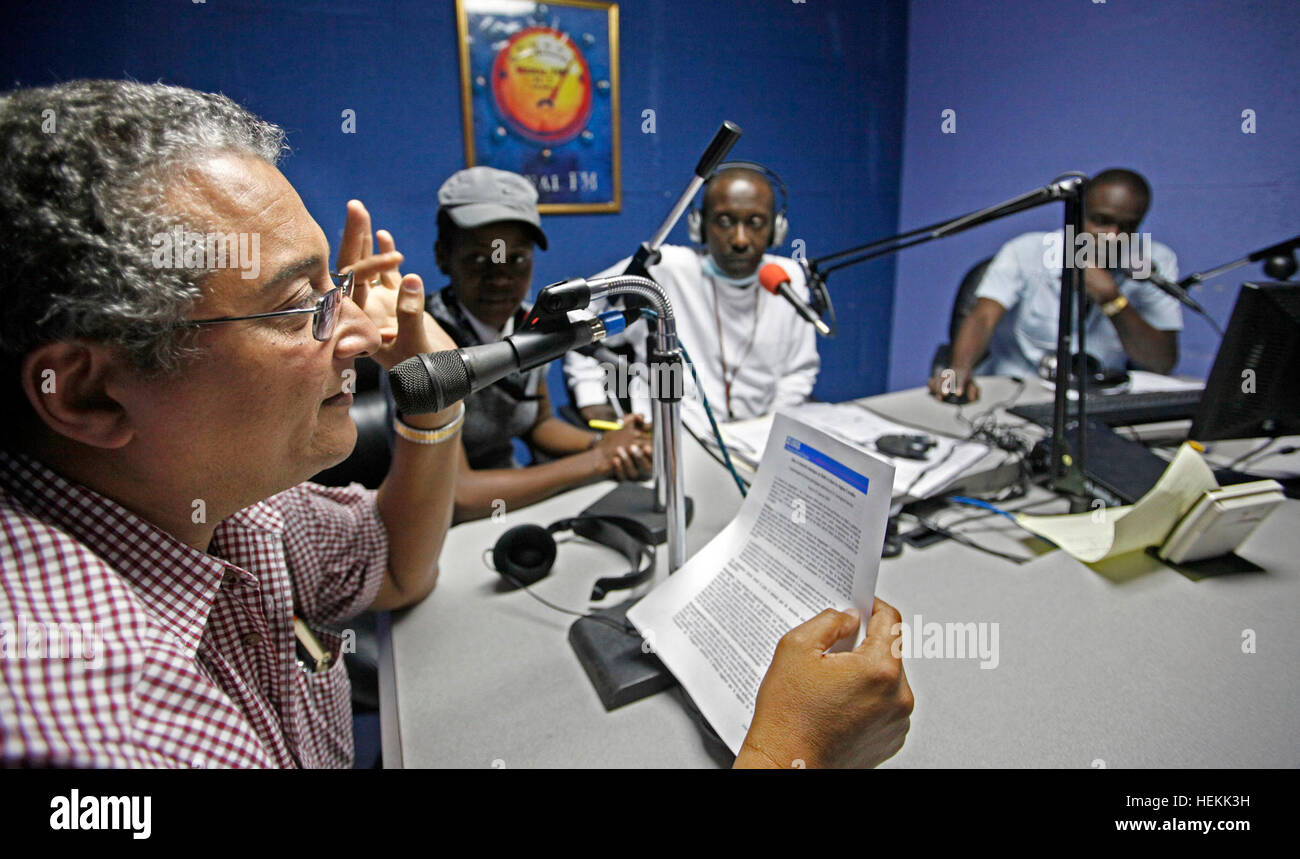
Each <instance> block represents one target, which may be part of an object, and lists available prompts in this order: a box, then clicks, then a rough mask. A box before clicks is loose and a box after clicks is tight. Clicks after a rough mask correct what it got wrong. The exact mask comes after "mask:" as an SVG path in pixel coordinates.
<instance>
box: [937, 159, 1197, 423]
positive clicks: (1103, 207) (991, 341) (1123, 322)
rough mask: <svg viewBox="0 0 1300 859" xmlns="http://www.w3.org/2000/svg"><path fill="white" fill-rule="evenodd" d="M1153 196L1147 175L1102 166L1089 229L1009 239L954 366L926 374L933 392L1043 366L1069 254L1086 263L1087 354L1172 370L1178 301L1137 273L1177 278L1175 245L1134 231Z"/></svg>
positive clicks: (961, 338)
mask: <svg viewBox="0 0 1300 859" xmlns="http://www.w3.org/2000/svg"><path fill="white" fill-rule="evenodd" d="M1150 203H1151V189H1150V186H1149V185H1148V184H1147V182H1146V180H1145V179H1143V178H1142V176H1140V175H1139V174H1137V173H1134V172H1133V171H1131V170H1122V169H1111V170H1105V171H1103V172H1101V173H1099V174H1097V176H1096V177H1094V178H1093V179H1092V181H1091V182H1089V184H1088V188H1087V191H1086V192H1085V197H1084V217H1085V220H1084V230H1085V232H1084V233H1083V234H1080V235H1079V236H1073V235H1070V234H1068V233H1065V232H1063V231H1060V230H1058V231H1056V232H1051V233H1026V234H1025V235H1022V236H1017V237H1016V238H1014V239H1012V240H1011V241H1009V242H1007V243H1006V244H1005V245H1003V246H1002V249H1001V250H1000V251H998V254H997V256H995V257H994V258H993V260H992V262H991V263H989V267H988V269H987V271H986V272H985V273H984V278H983V280H981V281H980V285H979V288H978V289H976V291H975V295H976V299H977V300H976V304H975V307H974V308H973V309H972V310H971V312H970V314H969V315H968V316H967V317H966V320H965V321H964V322H963V323H962V327H961V330H960V331H959V332H958V334H957V338H956V340H955V341H954V343H953V350H952V366H951V370H952V373H949V374H946V377H947V378H946V379H945V378H944V377H945V374H943V373H941V374H939V375H937V376H935V377H934V378H932V379H931V380H930V390H931V391H932V392H933V393H934V394H935V396H937V397H942V396H943V395H944V394H945V393H958V394H960V393H961V392H962V391H963V390H964V391H965V393H966V396H967V398H968V399H970V400H975V399H978V398H979V387H978V386H977V385H976V384H975V382H974V381H973V380H972V376H973V375H975V374H976V373H980V374H985V375H1005V376H1021V377H1026V376H1033V375H1035V374H1036V373H1037V371H1038V362H1039V360H1040V359H1041V358H1042V357H1043V355H1045V354H1048V353H1052V352H1055V350H1056V330H1057V321H1058V318H1059V312H1060V296H1061V263H1062V259H1063V258H1064V259H1065V260H1066V262H1067V263H1068V264H1071V265H1078V266H1081V267H1083V268H1084V288H1085V289H1086V290H1087V292H1088V298H1089V309H1088V317H1087V328H1086V337H1087V342H1086V346H1087V350H1088V352H1089V354H1091V355H1093V356H1094V357H1096V358H1097V359H1099V360H1100V361H1101V364H1102V366H1103V367H1105V368H1107V369H1123V368H1124V367H1125V366H1126V365H1127V364H1128V363H1129V362H1132V363H1133V364H1134V365H1136V366H1137V367H1139V368H1141V369H1144V370H1151V371H1154V372H1157V373H1168V372H1169V371H1171V370H1172V369H1173V368H1174V365H1175V364H1177V363H1178V332H1179V331H1180V330H1181V329H1182V327H1183V317H1182V309H1181V308H1180V307H1179V305H1178V302H1177V301H1176V300H1174V299H1173V298H1171V297H1170V296H1168V295H1166V294H1165V293H1163V292H1161V291H1160V290H1159V289H1158V288H1157V287H1156V286H1154V285H1153V284H1151V283H1150V282H1149V281H1145V280H1140V279H1134V275H1137V276H1138V277H1141V276H1144V275H1145V274H1147V273H1148V272H1154V273H1157V274H1159V275H1161V276H1162V277H1164V278H1166V279H1168V280H1177V279H1178V260H1177V258H1176V257H1175V256H1174V252H1173V251H1172V250H1170V249H1169V248H1168V247H1166V246H1165V245H1162V244H1159V243H1157V242H1153V241H1151V239H1150V236H1149V235H1147V234H1138V232H1137V229H1138V226H1139V225H1140V224H1141V222H1142V218H1143V217H1144V216H1145V215H1146V212H1147V209H1148V208H1149V207H1150ZM986 349H987V350H988V354H987V357H985V358H983V360H981V356H982V355H984V353H985V350H986ZM977 364H978V366H976V365H977Z"/></svg>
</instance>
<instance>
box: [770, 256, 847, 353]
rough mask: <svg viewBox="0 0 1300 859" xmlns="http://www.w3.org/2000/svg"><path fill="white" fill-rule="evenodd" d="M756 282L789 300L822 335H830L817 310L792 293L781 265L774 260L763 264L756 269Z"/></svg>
mask: <svg viewBox="0 0 1300 859" xmlns="http://www.w3.org/2000/svg"><path fill="white" fill-rule="evenodd" d="M758 282H759V283H761V284H763V288H764V289H766V290H767V291H768V292H770V293H772V294H773V295H779V296H781V297H782V298H784V299H785V300H786V301H788V302H790V306H791V307H793V308H794V309H795V312H797V313H798V314H799V315H800V316H802V317H803V318H804V321H806V322H808V323H809V324H810V325H812V326H813V327H814V328H816V329H817V331H818V333H819V334H821V335H822V336H823V337H827V336H829V335H830V333H831V329H830V327H829V326H827V324H826V323H825V322H822V320H821V317H820V316H818V315H817V312H816V311H814V310H813V309H812V308H811V307H809V306H808V305H807V304H805V303H804V302H803V301H802V300H800V298H799V296H797V295H795V294H794V290H793V289H791V288H790V275H789V273H788V272H786V270H785V269H783V268H782V267H781V266H779V265H777V264H776V263H774V262H770V263H768V264H767V265H765V266H763V267H762V268H761V269H759V270H758Z"/></svg>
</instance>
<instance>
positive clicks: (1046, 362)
mask: <svg viewBox="0 0 1300 859" xmlns="http://www.w3.org/2000/svg"><path fill="white" fill-rule="evenodd" d="M1072 363H1073V365H1074V366H1073V367H1072V368H1071V370H1070V378H1069V380H1067V382H1066V384H1067V385H1069V384H1073V383H1074V379H1075V377H1076V376H1078V375H1079V372H1080V371H1082V372H1083V375H1084V376H1086V377H1087V378H1088V384H1089V385H1090V386H1091V387H1094V388H1113V387H1115V386H1116V385H1122V384H1124V383H1125V382H1127V381H1128V380H1129V374H1128V371H1127V370H1123V369H1120V370H1116V369H1111V368H1109V367H1104V366H1102V363H1101V359H1099V358H1098V357H1097V356H1096V355H1093V354H1092V353H1091V352H1085V353H1083V354H1076V355H1074V356H1073V362H1072ZM1056 371H1057V367H1056V353H1055V352H1045V353H1044V354H1043V357H1042V358H1041V359H1039V361H1038V375H1039V376H1040V377H1042V378H1044V379H1046V380H1047V381H1049V382H1052V383H1053V384H1055V383H1056V376H1057V372H1056Z"/></svg>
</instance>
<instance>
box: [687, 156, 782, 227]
mask: <svg viewBox="0 0 1300 859" xmlns="http://www.w3.org/2000/svg"><path fill="white" fill-rule="evenodd" d="M738 167H743V168H744V169H746V170H753V171H754V172H755V173H761V174H762V175H763V177H764V178H766V179H767V184H768V185H769V186H770V187H771V188H772V194H773V197H774V199H773V204H774V206H775V208H776V211H775V212H773V214H772V238H771V239H769V240H768V242H767V246H768V247H769V248H775V247H780V246H781V245H783V244H785V239H786V236H787V235H788V234H789V232H790V221H789V219H788V218H787V217H786V212H787V211H788V209H789V205H790V194H789V192H788V191H787V190H786V187H785V183H784V182H782V181H781V177H780V176H778V175H776V171H774V170H772V169H770V168H768V167H764V166H763V165H762V164H759V163H758V162H757V161H724V162H723V163H721V164H719V165H718V168H717V169H716V170H714V171H713V172H712V173H710V174H709V178H708V179H706V180H704V185H703V187H701V188H700V205H699V206H693V207H692V208H691V209H690V210H689V211H688V212H687V213H686V234H687V236H688V237H689V238H690V240H691V241H692V242H694V243H695V244H697V245H702V244H704V243H705V240H704V195H705V194H708V193H709V186H710V185H712V184H713V180H714V179H716V178H718V174H720V173H722V172H724V171H726V170H734V169H736V168H738ZM778 203H779V205H777V204H778Z"/></svg>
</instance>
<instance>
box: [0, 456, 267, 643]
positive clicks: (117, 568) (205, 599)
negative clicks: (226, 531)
mask: <svg viewBox="0 0 1300 859" xmlns="http://www.w3.org/2000/svg"><path fill="white" fill-rule="evenodd" d="M0 491H2V492H5V493H8V494H9V495H10V496H11V497H12V498H13V499H14V500H15V501H16V502H18V504H19V505H20V506H21V507H22V508H23V509H25V510H26V511H27V512H29V513H30V514H31V515H33V516H35V517H37V518H38V519H40V520H41V521H42V522H45V523H46V524H48V525H51V526H53V527H56V528H58V529H59V530H61V531H63V532H65V533H66V534H68V535H69V536H71V537H72V538H73V539H75V540H76V541H77V542H79V543H81V544H82V545H83V546H85V547H87V548H88V549H90V550H91V551H93V552H94V553H95V554H96V555H98V556H99V557H100V558H101V559H102V560H103V561H104V562H105V564H107V565H108V566H109V567H110V568H111V569H112V570H113V571H114V572H115V573H116V574H117V575H119V576H120V577H121V578H122V579H123V580H124V581H125V582H126V583H127V585H128V586H129V587H130V588H131V590H132V591H133V592H134V593H135V595H136V596H137V597H138V598H139V599H140V601H141V602H142V603H143V604H144V606H145V608H146V609H147V610H148V611H149V612H150V613H151V614H153V615H154V616H155V617H156V618H157V619H158V620H159V622H160V623H162V625H163V626H164V627H165V628H166V629H167V630H168V631H170V632H171V633H172V634H173V635H175V636H176V638H177V639H178V640H179V641H180V642H181V643H182V644H183V645H184V646H185V647H186V649H187V650H189V651H190V655H191V657H192V656H193V653H194V651H196V650H197V649H198V646H199V642H200V640H201V639H202V637H203V629H204V627H205V626H206V624H207V619H208V613H209V612H210V611H211V609H212V603H213V601H214V600H215V599H216V594H217V589H218V588H219V587H220V585H221V583H222V579H223V577H224V576H226V575H227V574H228V573H230V574H233V575H234V576H237V577H241V578H242V577H245V576H248V575H249V574H248V573H247V572H246V571H245V570H243V569H241V568H238V567H234V566H233V565H232V564H231V563H230V562H228V561H224V560H222V559H221V558H216V557H213V556H212V555H210V554H208V553H206V552H200V551H199V550H198V549H195V548H194V547H193V546H190V545H188V544H186V543H184V542H182V541H180V540H178V539H177V538H176V537H174V536H172V535H171V534H169V533H168V532H166V531H164V530H163V529H161V528H159V527H158V526H156V525H154V524H153V523H151V522H148V521H146V520H145V519H142V518H141V517H139V516H137V515H136V514H134V513H132V512H131V511H130V510H127V509H126V508H125V507H123V506H122V505H120V504H118V503H117V502H116V501H113V500H112V499H110V498H107V497H105V496H103V495H100V494H99V493H97V492H95V491H93V490H91V489H88V488H87V487H85V486H82V485H81V484H79V483H74V482H72V481H71V480H68V479H67V478H64V477H62V476H61V475H59V474H58V473H56V472H55V471H54V470H53V469H51V468H49V467H48V466H46V465H45V464H44V463H42V462H40V461H38V460H35V459H32V458H31V457H29V456H27V455H25V454H22V453H18V452H14V451H6V450H0ZM263 508H264V505H260V504H259V505H253V507H249V508H246V509H245V510H241V511H239V512H238V513H236V514H235V515H234V516H231V517H229V518H228V519H226V520H225V521H223V522H222V523H221V525H218V526H217V535H216V536H214V539H213V543H214V545H215V544H218V543H219V539H218V536H219V535H220V533H221V531H222V529H223V528H225V527H226V526H227V523H229V524H230V526H232V527H236V528H242V529H249V530H255V531H263V532H265V531H274V530H276V528H277V525H278V527H279V530H281V531H282V530H283V520H282V519H279V518H278V514H274V512H273V511H269V512H268V510H267V509H263Z"/></svg>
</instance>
